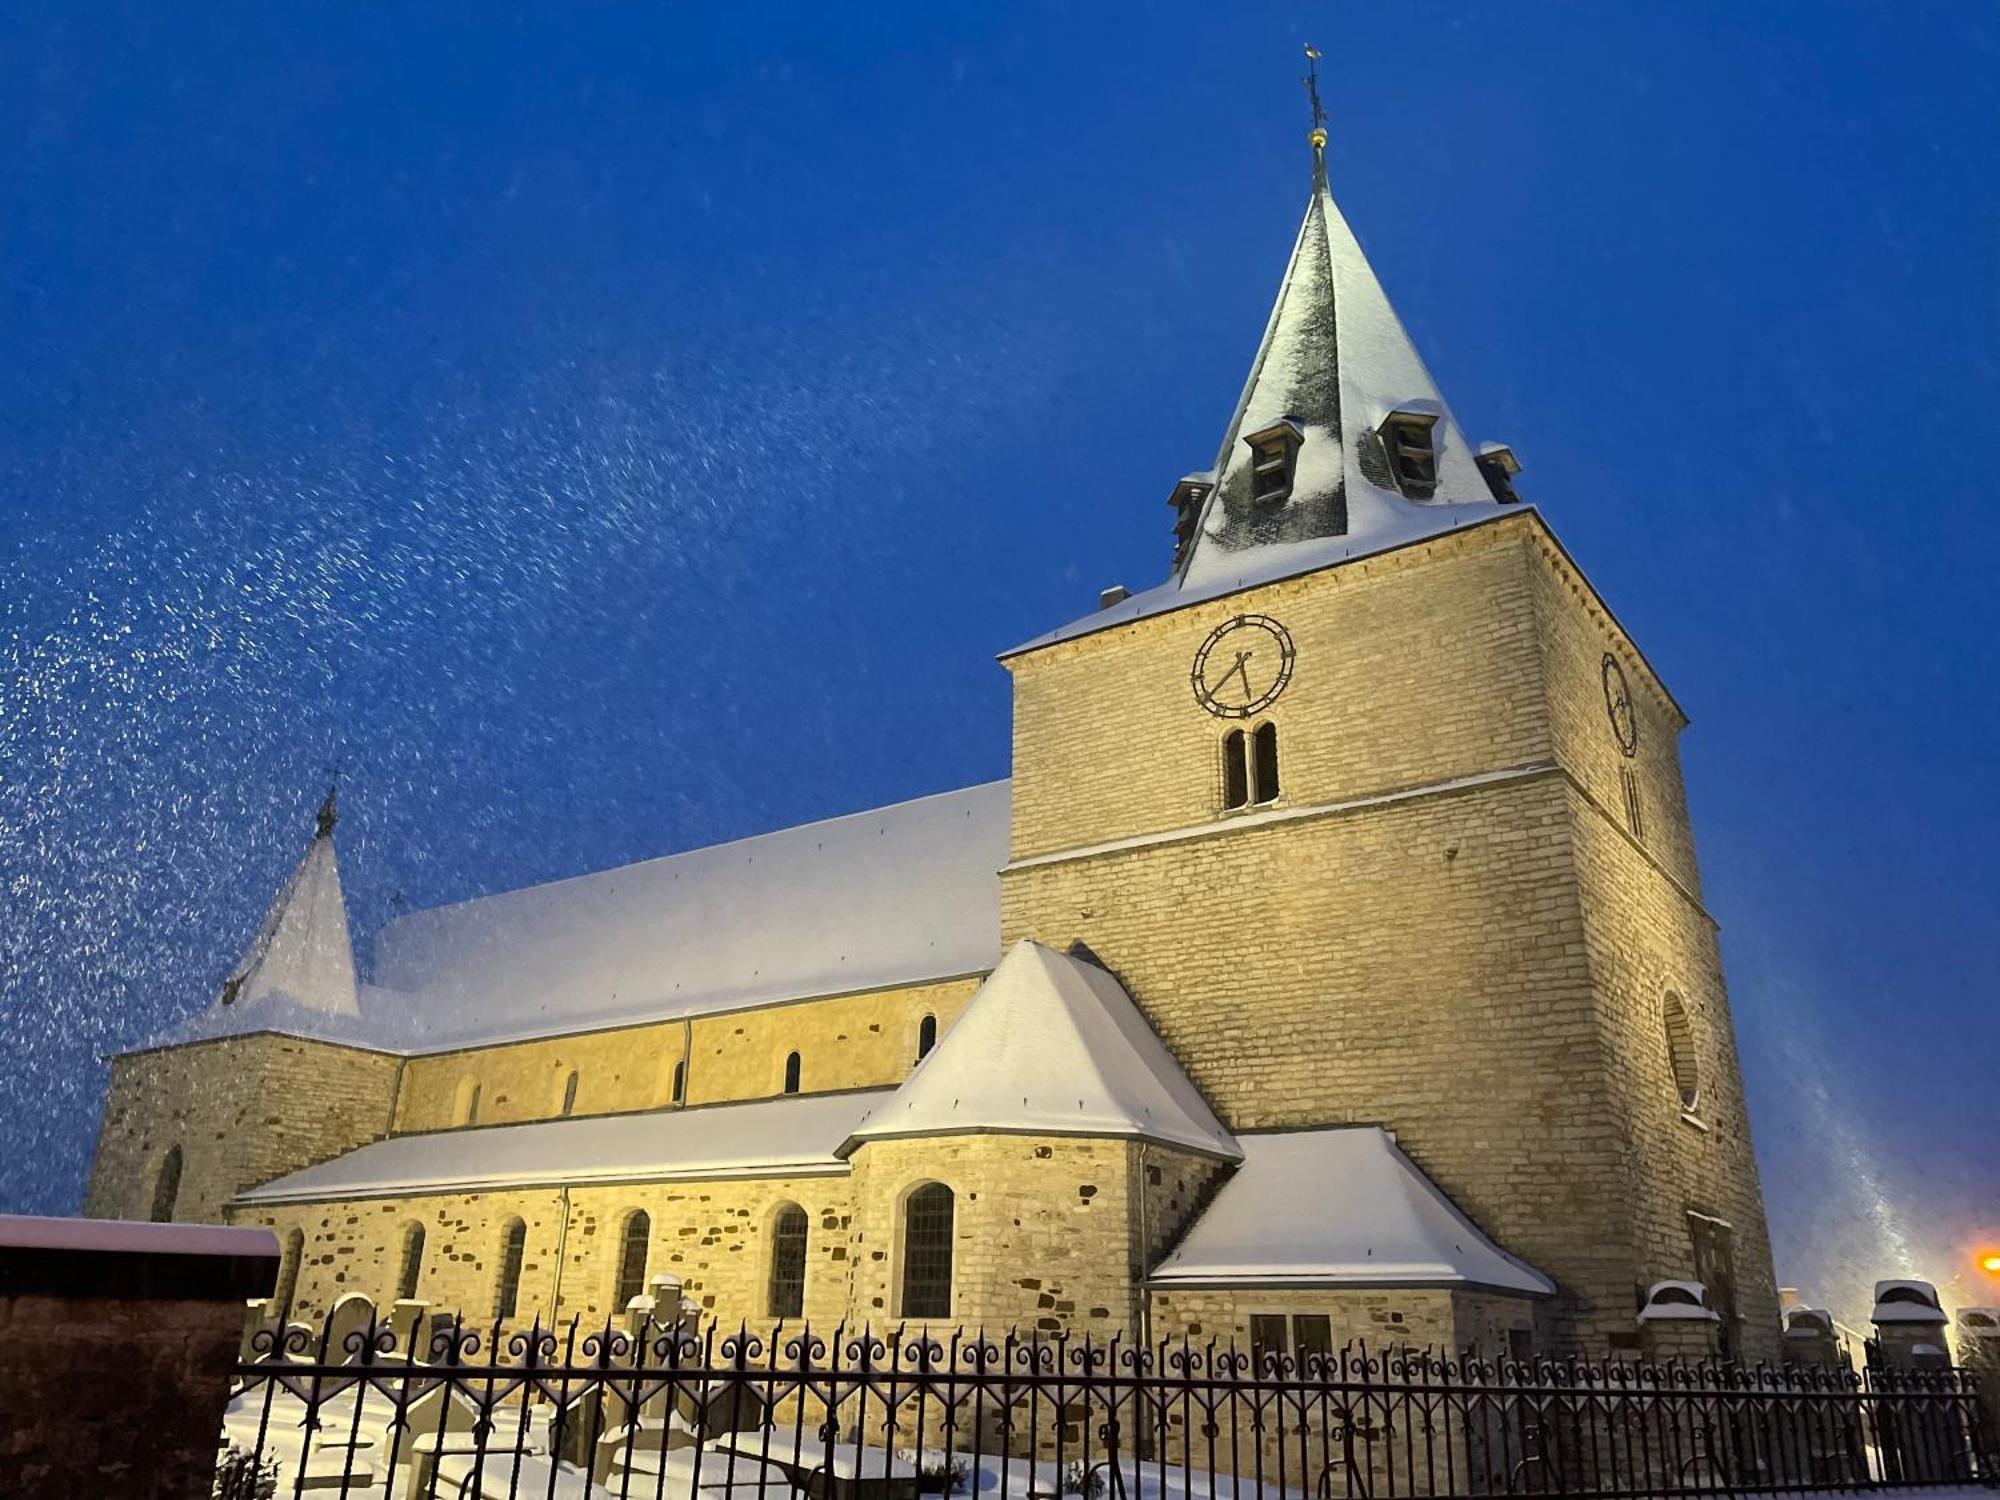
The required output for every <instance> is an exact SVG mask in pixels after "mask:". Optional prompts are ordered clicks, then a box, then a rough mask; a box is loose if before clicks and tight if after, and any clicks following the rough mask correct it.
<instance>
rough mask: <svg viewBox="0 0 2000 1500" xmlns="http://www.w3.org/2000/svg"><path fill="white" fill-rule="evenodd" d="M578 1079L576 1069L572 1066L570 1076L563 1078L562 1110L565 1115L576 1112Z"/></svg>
mask: <svg viewBox="0 0 2000 1500" xmlns="http://www.w3.org/2000/svg"><path fill="white" fill-rule="evenodd" d="M578 1081H579V1080H578V1076H577V1071H576V1069H575V1068H571V1069H570V1070H569V1077H567V1078H565V1079H564V1080H563V1090H562V1112H563V1113H564V1114H565V1115H569V1114H574V1113H575V1112H576V1086H577V1083H578Z"/></svg>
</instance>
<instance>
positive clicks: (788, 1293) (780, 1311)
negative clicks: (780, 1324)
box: [771, 1203, 806, 1318]
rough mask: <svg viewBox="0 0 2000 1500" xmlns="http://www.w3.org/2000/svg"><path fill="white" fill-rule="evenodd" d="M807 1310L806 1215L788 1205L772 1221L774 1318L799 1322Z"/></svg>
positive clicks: (795, 1206)
mask: <svg viewBox="0 0 2000 1500" xmlns="http://www.w3.org/2000/svg"><path fill="white" fill-rule="evenodd" d="M805 1310H806V1211H805V1210H804V1209H803V1208H800V1207H799V1206H798V1204H796V1203H787V1204H786V1205H785V1206H784V1207H783V1208H781V1209H779V1210H778V1216H777V1218H775V1219H773V1220H772V1221H771V1316H772V1317H774V1318H798V1317H803V1316H804V1315H805Z"/></svg>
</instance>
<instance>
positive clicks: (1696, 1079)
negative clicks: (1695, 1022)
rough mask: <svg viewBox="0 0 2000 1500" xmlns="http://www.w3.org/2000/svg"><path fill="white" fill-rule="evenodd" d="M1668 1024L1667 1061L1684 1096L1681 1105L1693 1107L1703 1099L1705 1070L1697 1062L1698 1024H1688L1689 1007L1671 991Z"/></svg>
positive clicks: (1665, 1012) (1665, 1013)
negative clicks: (1695, 1032)
mask: <svg viewBox="0 0 2000 1500" xmlns="http://www.w3.org/2000/svg"><path fill="white" fill-rule="evenodd" d="M1662 1012H1663V1017H1662V1018H1663V1019H1664V1020H1665V1022H1666V1027H1667V1063H1668V1066H1670V1067H1671V1068H1672V1069H1673V1072H1674V1088H1675V1090H1676V1091H1677V1092H1678V1093H1679V1094H1680V1096H1681V1108H1682V1109H1685V1110H1690V1111H1691V1110H1693V1108H1694V1107H1695V1105H1697V1104H1699V1103H1700V1102H1701V1073H1700V1070H1699V1069H1698V1068H1697V1067H1696V1065H1695V1057H1694V1027H1693V1026H1691V1025H1689V1024H1688V1013H1687V1007H1686V1006H1685V1005H1683V1004H1681V997H1680V996H1679V995H1674V994H1669V995H1668V996H1667V1000H1666V1004H1665V1005H1664V1006H1663V1007H1662Z"/></svg>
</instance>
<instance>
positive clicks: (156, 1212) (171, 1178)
mask: <svg viewBox="0 0 2000 1500" xmlns="http://www.w3.org/2000/svg"><path fill="white" fill-rule="evenodd" d="M180 1199H181V1148H180V1147H179V1146H169V1147H168V1148H167V1154H166V1155H165V1156H164V1157H162V1158H161V1160H160V1175H159V1176H158V1177H155V1178H154V1179H153V1208H152V1220H153V1222H154V1223H155V1224H171V1223H172V1222H173V1219H174V1208H175V1205H177V1204H178V1203H179V1202H180Z"/></svg>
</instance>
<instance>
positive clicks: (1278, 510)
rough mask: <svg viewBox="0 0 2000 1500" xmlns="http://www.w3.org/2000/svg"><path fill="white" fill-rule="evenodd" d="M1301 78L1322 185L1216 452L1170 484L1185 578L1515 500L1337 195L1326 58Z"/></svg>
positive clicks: (1442, 525) (1418, 529) (1428, 526)
mask: <svg viewBox="0 0 2000 1500" xmlns="http://www.w3.org/2000/svg"><path fill="white" fill-rule="evenodd" d="M1317 56H1318V54H1317V53H1315V52H1314V51H1313V50H1312V49H1311V48H1308V49H1307V57H1308V59H1309V60H1313V59H1316V58H1317ZM1305 82H1306V87H1307V90H1308V92H1309V94H1310V96H1311V100H1312V110H1313V125H1312V133H1311V136H1310V140H1311V143H1312V152H1313V177H1312V192H1311V195H1310V197H1309V198H1308V200H1307V203H1306V212H1305V220H1304V222H1303V223H1302V224H1301V225H1300V227H1299V233H1298V238H1297V240H1296V241H1295V242H1294V244H1293V247H1292V257H1291V262H1290V264H1289V265H1288V266H1287V267H1286V269H1285V277H1284V281H1283V282H1282V283H1281V284H1280V286H1279V288H1278V297H1277V301H1276V303H1275V304H1274V306H1273V307H1272V309H1271V317H1270V321H1269V323H1268V324H1267V325H1266V326H1265V329H1264V338H1263V341H1262V343H1260V344H1259V346H1258V349H1257V357H1256V359H1255V361H1254V362H1253V363H1252V364H1251V367H1250V377H1249V379H1248V380H1247V381H1246V382H1245V383H1244V386H1243V394H1242V396H1241V397H1240V399H1239V400H1238V401H1237V404H1236V410H1235V412H1234V414H1233V415H1232V416H1231V418H1230V420H1229V425H1228V427H1227V428H1226V429H1225V431H1224V433H1223V439H1222V449H1221V451H1220V452H1219V453H1218V454H1217V455H1216V460H1215V467H1214V469H1213V470H1211V471H1210V472H1209V473H1207V474H1198V475H1190V476H1189V477H1188V478H1187V479H1185V480H1183V481H1182V482H1181V484H1180V486H1179V487H1178V488H1176V490H1175V492H1174V504H1175V505H1176V506H1177V507H1178V508H1179V510H1180V512H1181V519H1180V524H1179V525H1178V527H1177V528H1176V530H1177V533H1178V536H1179V539H1180V545H1179V547H1178V548H1177V550H1176V555H1175V568H1174V577H1175V581H1176V582H1177V583H1178V584H1180V585H1181V586H1182V587H1183V588H1187V587H1208V586H1213V585H1215V584H1217V583H1225V582H1226V581H1227V580H1228V579H1229V578H1230V577H1231V576H1232V575H1233V574H1237V573H1241V572H1244V571H1246V570H1247V569H1248V570H1257V571H1262V569H1263V567H1264V566H1265V565H1266V564H1268V563H1272V562H1279V561H1281V560H1282V558H1281V556H1280V555H1279V554H1281V553H1283V552H1289V551H1292V550H1297V549H1301V547H1302V544H1308V543H1315V542H1326V541H1329V540H1331V539H1337V538H1352V539H1353V542H1354V545H1355V547H1356V548H1357V549H1360V548H1362V547H1370V548H1372V547H1374V546H1378V545H1384V544H1393V543H1394V542H1396V541H1400V540H1405V539H1409V538H1414V537H1417V536H1421V535H1424V534H1428V533H1431V532H1436V531H1446V530H1449V529H1450V528H1451V527H1453V526H1454V525H1458V524H1461V523H1462V522H1464V521H1465V520H1468V519H1472V518H1474V515H1475V514H1477V515H1484V514H1487V513H1489V512H1490V511H1491V509H1492V507H1494V506H1495V505H1497V504H1501V503H1505V500H1511V499H1512V491H1511V490H1510V489H1507V488H1506V487H1505V484H1504V476H1503V482H1502V483H1501V484H1499V485H1495V484H1494V483H1492V482H1490V481H1489V479H1488V477H1487V475H1486V470H1487V469H1488V468H1498V467H1499V466H1500V460H1498V459H1497V458H1496V459H1495V460H1494V461H1493V462H1492V463H1482V462H1481V461H1480V458H1479V455H1478V453H1477V452H1476V451H1475V450H1474V449H1473V447H1472V445H1471V444H1470V443H1469V442H1468V441H1467V439H1466V437H1465V434H1464V432H1463V431H1462V430H1461V429H1460V428H1459V426H1458V423H1457V422H1456V420H1455V419H1454V418H1453V417H1452V414H1451V410H1450V408H1449V407H1447V406H1446V405H1445V402H1444V397H1443V396H1442V395H1441V394H1440V393H1439V391H1438V388H1437V385H1436V383H1435V382H1434V381H1433V380H1432V379H1431V376H1430V372H1429V371H1428V370H1426V369H1425V368H1424V362H1423V360H1422V358H1421V357H1419V355H1418V354H1417V351H1416V347H1415V345H1413V344H1412V343H1411V342H1410V336H1409V334H1408V332H1407V331H1406V330H1405V329H1404V327H1403V324H1402V322H1401V320H1400V319H1398V318H1397V316H1396V313H1395V309H1394V308H1392V307H1391V306H1390V305H1389V299H1388V297H1387V296H1386V295H1385V294H1384V293H1383V290H1382V285H1381V283H1380V282H1379V281H1378V280H1376V277H1375V272H1374V269H1373V268H1372V267H1371V266H1370V265H1369V264H1368V259H1367V257H1366V256H1364V255H1363V254H1362V252H1361V246H1360V243H1359V242H1358V241H1357V240H1356V239H1355V237H1354V231H1353V230H1351V229H1350V228H1348V225H1347V220H1346V219H1345V218H1343V217H1342V216H1341V212H1340V209H1339V208H1338V207H1337V206H1336V205H1335V203H1334V201H1333V194H1332V191H1331V190H1330V189H1329V187H1328V185H1327V173H1326V140H1327V134H1326V126H1325V118H1326V116H1325V111H1324V110H1322V109H1321V107H1320V102H1319V87H1318V78H1317V72H1316V70H1309V71H1308V74H1307V77H1306V80H1305ZM1509 457H1510V458H1511V455H1510V456H1509ZM1509 472H1511V471H1509ZM1503 495H1504V499H1503V498H1502V497H1503Z"/></svg>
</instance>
